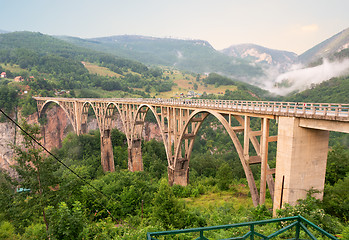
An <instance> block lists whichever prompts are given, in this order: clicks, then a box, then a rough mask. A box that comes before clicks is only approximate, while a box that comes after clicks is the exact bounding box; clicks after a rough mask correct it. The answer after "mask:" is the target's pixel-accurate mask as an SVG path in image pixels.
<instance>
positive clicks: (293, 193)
mask: <svg viewBox="0 0 349 240" xmlns="http://www.w3.org/2000/svg"><path fill="white" fill-rule="evenodd" d="M299 123H300V119H299V118H295V117H279V128H278V143H277V154H276V173H275V194H274V206H273V210H274V215H275V214H276V209H279V208H280V207H282V206H283V205H284V204H285V203H289V204H291V205H295V204H297V200H298V199H304V198H306V195H307V191H309V190H310V189H312V188H313V189H314V190H318V191H320V192H319V193H316V194H315V195H314V197H316V198H318V199H322V196H323V190H324V183H325V174H326V163H327V152H328V140H329V132H328V131H324V130H316V129H309V128H304V127H300V126H299Z"/></svg>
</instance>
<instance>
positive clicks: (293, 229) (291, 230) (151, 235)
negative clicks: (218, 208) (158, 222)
mask: <svg viewBox="0 0 349 240" xmlns="http://www.w3.org/2000/svg"><path fill="white" fill-rule="evenodd" d="M290 222H291V223H290ZM271 223H279V224H280V225H282V226H284V227H283V228H281V229H279V230H277V231H275V232H273V233H271V234H269V235H265V233H264V232H263V230H260V231H258V230H257V227H259V226H262V225H266V224H271ZM286 223H287V224H288V225H287V226H285V225H286ZM244 227H245V228H244ZM246 227H247V229H248V230H247V232H245V231H246ZM309 228H311V229H312V231H311V230H309ZM229 229H231V230H234V229H236V231H235V233H234V231H231V232H230V234H231V236H230V237H229V238H225V239H257V238H258V239H260V238H262V239H272V238H275V237H277V236H279V235H280V234H282V233H285V232H287V231H288V236H292V235H293V236H294V238H292V239H300V236H301V234H303V235H302V237H309V238H310V239H313V240H314V239H315V240H316V239H317V238H316V237H315V235H319V236H321V239H324V237H325V238H327V239H333V240H338V239H337V238H336V237H334V236H333V235H331V234H329V233H328V232H326V231H325V230H323V229H322V228H320V227H318V226H316V225H315V224H314V223H312V222H310V221H308V220H307V219H305V218H304V217H302V216H294V217H285V218H276V219H270V220H262V221H255V222H245V223H237V224H229V225H221V226H212V227H201V228H191V229H181V230H172V231H162V232H148V233H147V240H157V238H155V237H159V236H166V235H167V236H168V235H182V236H183V235H184V234H188V233H192V235H193V237H194V238H195V240H209V238H208V237H207V236H208V234H209V232H213V231H215V230H229ZM262 232H263V233H264V234H263V233H262ZM301 232H302V233H301ZM241 234H243V235H242V236H241ZM195 235H196V236H195ZM205 235H206V236H205ZM227 235H228V234H227ZM236 235H240V236H236ZM280 237H281V236H280ZM194 238H193V239H194ZM166 239H168V238H166ZM175 239H181V237H180V236H177V237H176V236H175ZM186 239H188V238H186ZM281 239H284V238H281ZM302 239H303V238H302Z"/></svg>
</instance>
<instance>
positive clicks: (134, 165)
mask: <svg viewBox="0 0 349 240" xmlns="http://www.w3.org/2000/svg"><path fill="white" fill-rule="evenodd" d="M141 145H142V141H141V139H135V140H133V141H132V146H131V148H128V170H130V171H131V172H136V171H143V159H142V148H141V147H142V146H141Z"/></svg>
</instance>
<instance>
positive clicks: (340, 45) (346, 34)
mask: <svg viewBox="0 0 349 240" xmlns="http://www.w3.org/2000/svg"><path fill="white" fill-rule="evenodd" d="M347 48H349V28H347V29H345V30H343V31H342V32H339V33H337V34H336V35H334V36H332V37H331V38H329V39H327V40H325V41H323V42H321V43H319V44H318V45H316V46H315V47H313V48H311V49H309V50H308V51H306V52H304V53H303V54H301V55H300V56H299V60H300V61H301V62H302V63H304V64H309V63H311V62H314V61H317V60H318V59H319V58H326V57H330V56H332V55H334V54H335V53H338V52H340V51H342V50H343V49H347Z"/></svg>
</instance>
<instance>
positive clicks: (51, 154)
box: [0, 108, 132, 227]
mask: <svg viewBox="0 0 349 240" xmlns="http://www.w3.org/2000/svg"><path fill="white" fill-rule="evenodd" d="M0 111H1V113H2V114H4V116H5V117H6V118H8V119H9V120H10V121H11V122H12V123H13V124H15V125H16V126H17V127H18V128H19V129H20V130H21V131H22V132H24V133H25V134H26V135H27V136H28V137H30V138H31V139H32V140H33V141H34V142H35V143H36V144H38V145H39V146H40V147H41V148H42V149H44V150H45V151H46V152H47V153H48V154H49V155H50V156H52V157H53V158H54V159H55V160H56V161H57V162H59V163H60V164H62V165H63V166H64V167H65V168H67V169H68V170H69V171H70V172H71V173H73V174H74V175H75V176H77V177H78V178H79V179H80V180H81V181H82V182H83V183H85V184H87V185H88V186H90V187H91V188H93V189H94V190H95V191H96V192H98V193H99V194H101V195H102V196H104V197H106V198H107V199H109V200H113V201H115V200H114V199H113V198H112V197H109V196H107V195H105V194H104V193H103V192H102V191H100V190H99V189H97V188H96V187H95V186H93V185H92V184H90V183H89V182H87V181H86V180H85V179H83V178H82V177H81V176H80V175H79V174H77V173H76V172H75V171H74V170H73V169H71V168H70V167H68V166H67V165H66V164H65V163H64V162H62V161H61V160H59V159H58V158H57V157H56V156H55V155H54V154H53V153H51V152H50V151H49V150H48V149H46V148H45V147H44V146H43V145H42V144H41V143H40V142H39V141H38V140H36V139H35V137H33V136H32V135H30V134H29V133H28V132H27V131H25V130H24V129H23V128H22V127H21V126H20V125H19V124H18V123H17V122H16V121H15V120H13V119H12V118H11V117H10V116H8V115H7V114H6V113H5V112H4V111H3V110H2V109H1V108H0ZM95 198H97V197H96V196H95ZM99 204H101V203H99ZM101 206H102V207H103V208H104V209H105V210H106V211H107V213H108V214H109V215H110V216H111V217H112V219H113V220H114V221H118V220H117V219H116V218H114V216H113V215H112V214H111V213H110V212H109V210H108V209H107V208H106V207H105V206H103V205H102V204H101ZM120 221H121V222H123V221H122V220H120ZM131 227H132V226H131Z"/></svg>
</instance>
